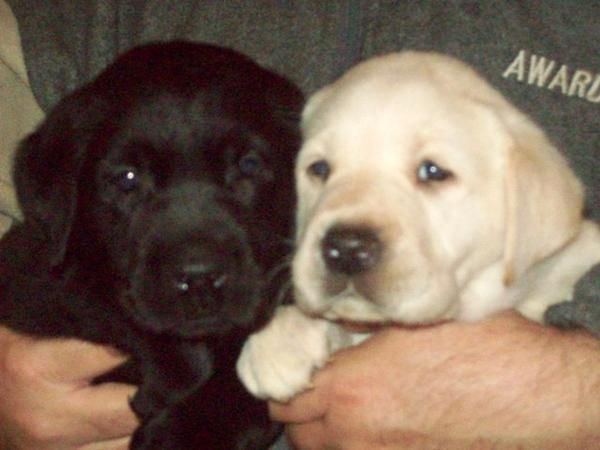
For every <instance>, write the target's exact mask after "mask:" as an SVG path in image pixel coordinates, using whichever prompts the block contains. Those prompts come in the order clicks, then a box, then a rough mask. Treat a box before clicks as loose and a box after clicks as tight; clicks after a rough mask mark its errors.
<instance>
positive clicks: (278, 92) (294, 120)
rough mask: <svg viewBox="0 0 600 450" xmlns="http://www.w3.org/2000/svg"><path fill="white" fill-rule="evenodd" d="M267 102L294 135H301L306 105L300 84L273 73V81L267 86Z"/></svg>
mask: <svg viewBox="0 0 600 450" xmlns="http://www.w3.org/2000/svg"><path fill="white" fill-rule="evenodd" d="M265 92H266V97H267V102H268V103H269V105H270V107H271V108H272V109H273V112H274V114H275V116H276V118H277V119H278V120H279V122H280V123H281V124H283V125H284V127H285V128H286V129H288V130H289V131H290V132H291V133H292V134H293V135H297V137H299V130H300V127H299V124H300V117H301V115H302V108H303V107H304V101H305V98H304V94H303V93H302V91H301V90H300V88H299V87H298V86H296V85H295V84H294V83H292V82H291V81H290V80H288V79H287V78H284V77H282V76H280V75H277V74H273V79H272V81H271V82H270V83H269V84H268V86H266V90H265Z"/></svg>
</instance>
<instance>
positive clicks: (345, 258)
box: [321, 226, 383, 275]
mask: <svg viewBox="0 0 600 450" xmlns="http://www.w3.org/2000/svg"><path fill="white" fill-rule="evenodd" d="M382 249H383V246H382V243H381V240H380V239H379V237H378V236H377V233H376V232H375V231H374V230H372V229H370V228H367V227H344V226H335V227H332V228H330V229H329V231H328V232H327V234H326V235H325V237H324V238H323V241H322V242H321V253H322V255H323V260H324V261H325V264H326V265H327V267H328V268H329V270H331V271H332V272H336V273H341V274H344V275H357V274H360V273H363V272H366V271H368V270H370V269H372V268H373V267H375V266H376V265H377V264H378V263H379V261H380V259H381V254H382Z"/></svg>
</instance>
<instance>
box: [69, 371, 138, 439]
mask: <svg viewBox="0 0 600 450" xmlns="http://www.w3.org/2000/svg"><path fill="white" fill-rule="evenodd" d="M135 392H136V388H135V387H134V386H129V385H125V384H119V383H106V384H102V385H99V386H93V387H87V388H82V389H80V390H79V391H78V392H75V393H74V394H73V395H72V396H71V398H70V402H69V408H70V409H71V410H72V411H73V414H74V415H75V414H80V415H81V419H80V420H81V432H82V435H83V436H86V437H87V439H89V441H95V440H99V439H117V438H125V437H127V436H130V435H131V434H132V433H133V431H134V429H135V428H136V427H137V425H138V421H137V418H136V416H135V414H134V413H133V411H132V410H131V408H130V407H129V400H130V399H131V398H132V397H133V396H134V395H135Z"/></svg>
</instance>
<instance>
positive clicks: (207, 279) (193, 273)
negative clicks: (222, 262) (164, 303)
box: [175, 263, 227, 294]
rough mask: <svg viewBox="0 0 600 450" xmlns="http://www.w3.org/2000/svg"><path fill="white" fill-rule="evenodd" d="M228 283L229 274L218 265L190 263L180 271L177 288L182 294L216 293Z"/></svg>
mask: <svg viewBox="0 0 600 450" xmlns="http://www.w3.org/2000/svg"><path fill="white" fill-rule="evenodd" d="M226 283H227V274H226V273H225V271H224V270H223V269H222V268H220V267H219V266H217V265H214V264H206V263H188V264H185V265H184V266H183V267H182V268H181V269H180V271H179V273H178V275H177V278H176V280H175V288H176V289H177V291H178V292H179V293H180V294H189V293H192V292H197V293H207V294H208V293H215V292H218V291H220V290H221V289H222V288H223V287H224V286H225V284H226Z"/></svg>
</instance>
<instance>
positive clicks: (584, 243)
mask: <svg viewBox="0 0 600 450" xmlns="http://www.w3.org/2000/svg"><path fill="white" fill-rule="evenodd" d="M303 132H304V145H303V147H302V150H301V152H300V155H299V158H298V161H297V167H296V179H297V190H298V198H299V204H298V210H297V220H296V222H297V236H296V241H297V252H296V254H295V257H294V261H293V282H294V289H295V298H296V305H297V306H291V307H282V308H280V309H279V311H278V312H277V315H276V316H275V318H274V320H273V321H272V323H271V324H270V325H269V326H268V327H267V328H265V329H264V330H263V331H262V332H261V333H258V334H257V335H254V336H253V337H251V338H250V339H249V340H248V342H247V343H246V346H245V349H244V351H243V353H242V356H241V357H240V360H239V362H238V373H239V375H240V377H241V378H242V380H243V381H244V383H245V384H246V386H247V387H248V388H249V390H250V391H251V392H252V393H254V394H255V395H257V396H259V397H263V398H273V399H277V400H285V399H287V398H289V397H291V396H293V395H294V394H296V393H298V392H299V391H301V390H302V389H304V388H306V387H307V386H308V385H309V383H310V377H311V374H312V372H313V370H314V369H315V368H317V367H320V366H321V365H322V364H323V363H324V362H325V361H326V359H327V357H328V355H329V354H330V353H331V352H332V351H335V350H336V349H338V348H340V347H343V346H345V345H349V344H350V343H351V342H353V341H355V339H354V336H352V331H357V330H358V329H361V328H364V327H365V326H366V325H369V326H373V325H379V324H385V323H403V324H424V323H431V322H435V321H440V320H448V319H458V320H478V319H481V318H483V317H486V316H489V315H490V314H492V313H495V312H497V311H499V310H502V309H507V308H517V309H518V310H519V311H520V312H522V313H523V314H524V315H525V316H527V317H529V318H530V319H532V320H541V318H542V315H543V313H544V311H545V310H546V308H547V307H548V306H549V305H551V304H554V303H557V302H560V301H563V300H566V299H569V298H571V295H572V290H573V285H574V284H575V282H576V281H577V280H578V279H579V278H580V277H581V276H582V275H583V274H584V273H585V272H586V271H587V270H588V269H589V268H590V267H591V266H592V265H594V264H595V263H597V262H600V230H599V229H598V226H597V225H596V224H593V223H591V222H589V221H585V220H583V218H582V205H583V189H582V187H581V184H580V182H579V181H578V179H577V178H576V177H575V175H574V174H573V172H572V171H571V169H570V168H569V166H568V164H567V162H566V161H565V159H564V158H563V157H562V155H561V154H560V153H559V151H558V150H557V149H556V148H554V147H553V145H552V144H551V143H550V142H549V140H548V139H547V138H546V136H545V135H544V133H543V132H542V131H541V130H540V128H538V127H537V126H536V125H535V124H534V123H533V122H532V121H531V120H530V119H529V118H528V117H526V116H525V115H524V114H523V113H521V112H519V111H518V110H517V109H516V108H515V107H514V106H512V105H511V104H510V103H509V102H508V101H507V100H506V99H505V98H504V97H503V96H502V95H500V94H499V93H498V92H497V91H496V90H494V89H493V88H492V87H491V86H490V85H489V84H488V83H486V82H485V81H484V80H483V79H482V78H481V77H480V76H479V75H478V74H477V73H475V72H474V71H473V70H472V69H471V68H469V67H467V66H466V65H465V64H463V63H461V62H460V61H457V60H455V59H452V58H450V57H447V56H443V55H440V54H435V53H418V52H404V53H396V54H390V55H386V56H382V57H378V58H374V59H372V60H369V61H367V62H365V63H362V64H360V65H358V66H356V67H355V68H353V69H352V70H350V71H349V72H348V73H347V74H346V75H344V76H343V77H342V78H340V79H339V80H338V81H336V82H335V83H333V84H331V85H330V86H327V87H325V88H323V89H322V90H321V91H319V92H317V93H316V94H315V95H314V96H313V97H312V98H311V99H310V100H309V102H308V104H307V106H306V108H305V111H304V113H303Z"/></svg>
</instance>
